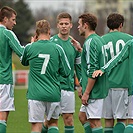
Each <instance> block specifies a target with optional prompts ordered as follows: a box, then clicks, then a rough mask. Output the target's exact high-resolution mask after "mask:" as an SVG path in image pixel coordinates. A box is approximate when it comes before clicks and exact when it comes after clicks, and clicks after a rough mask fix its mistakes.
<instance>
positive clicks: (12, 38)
mask: <svg viewBox="0 0 133 133" xmlns="http://www.w3.org/2000/svg"><path fill="white" fill-rule="evenodd" d="M4 34H5V36H6V37H7V39H8V41H9V45H10V47H11V49H12V50H13V51H14V52H15V53H16V54H17V55H18V56H19V57H21V56H22V53H23V50H24V47H23V46H21V44H20V42H19V40H18V39H17V37H16V35H15V34H14V32H13V31H10V30H4Z"/></svg>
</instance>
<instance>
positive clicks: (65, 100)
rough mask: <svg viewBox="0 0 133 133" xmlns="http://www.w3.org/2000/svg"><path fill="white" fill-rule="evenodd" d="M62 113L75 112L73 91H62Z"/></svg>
mask: <svg viewBox="0 0 133 133" xmlns="http://www.w3.org/2000/svg"><path fill="white" fill-rule="evenodd" d="M60 106H61V113H74V112H75V93H74V92H72V91H66V90H61V102H60Z"/></svg>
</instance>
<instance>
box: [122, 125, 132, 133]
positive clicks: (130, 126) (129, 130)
mask: <svg viewBox="0 0 133 133" xmlns="http://www.w3.org/2000/svg"><path fill="white" fill-rule="evenodd" d="M124 133H133V124H129V125H127V126H126V128H125V130H124Z"/></svg>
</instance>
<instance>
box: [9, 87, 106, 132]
mask: <svg viewBox="0 0 133 133" xmlns="http://www.w3.org/2000/svg"><path fill="white" fill-rule="evenodd" d="M26 92H27V90H26V89H18V88H17V89H15V107H16V111H15V112H14V111H13V112H10V114H9V118H8V122H7V125H8V126H7V133H30V129H31V124H30V123H29V122H28V111H27V99H26ZM75 94H76V95H75V96H76V109H75V114H74V126H75V133H83V132H84V129H83V127H82V125H81V123H80V121H79V119H78V113H79V109H80V106H81V101H80V99H79V98H78V95H77V92H76V91H75ZM102 123H103V126H104V122H103V120H102ZM58 126H59V131H60V133H64V124H63V120H62V117H60V118H59V125H58Z"/></svg>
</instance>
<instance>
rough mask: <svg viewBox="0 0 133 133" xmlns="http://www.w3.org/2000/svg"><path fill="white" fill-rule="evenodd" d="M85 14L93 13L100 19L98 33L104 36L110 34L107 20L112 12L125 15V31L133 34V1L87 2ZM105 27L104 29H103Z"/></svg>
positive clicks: (108, 0)
mask: <svg viewBox="0 0 133 133" xmlns="http://www.w3.org/2000/svg"><path fill="white" fill-rule="evenodd" d="M85 5H86V6H85V12H86V11H88V12H92V13H94V14H95V15H97V17H98V19H99V25H98V29H97V31H98V33H99V34H100V35H103V34H105V33H107V32H108V29H107V27H106V18H107V16H108V15H109V14H110V13H111V12H118V13H120V14H122V15H124V18H125V22H124V27H123V31H124V32H126V33H129V34H133V1H132V0H85ZM102 27H103V28H102Z"/></svg>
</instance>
